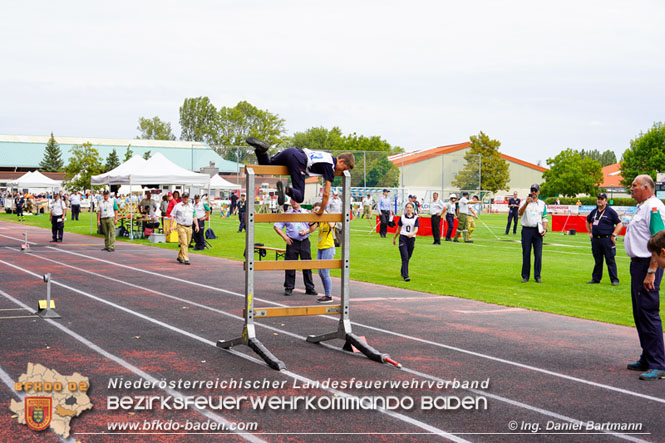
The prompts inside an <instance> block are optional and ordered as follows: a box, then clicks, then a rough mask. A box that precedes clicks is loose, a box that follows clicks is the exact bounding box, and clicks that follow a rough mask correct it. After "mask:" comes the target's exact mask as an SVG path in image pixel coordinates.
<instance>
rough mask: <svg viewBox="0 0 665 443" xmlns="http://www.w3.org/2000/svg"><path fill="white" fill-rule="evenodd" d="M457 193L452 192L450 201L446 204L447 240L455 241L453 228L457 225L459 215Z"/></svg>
mask: <svg viewBox="0 0 665 443" xmlns="http://www.w3.org/2000/svg"><path fill="white" fill-rule="evenodd" d="M456 200H457V195H455V194H450V197H448V201H447V202H446V204H445V205H444V209H445V210H444V214H445V216H446V225H447V226H446V241H453V239H452V235H453V228H454V227H455V217H457V204H456V203H455V201H456Z"/></svg>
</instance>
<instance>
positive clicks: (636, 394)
mask: <svg viewBox="0 0 665 443" xmlns="http://www.w3.org/2000/svg"><path fill="white" fill-rule="evenodd" d="M53 249H56V250H59V251H62V252H64V253H66V254H72V255H77V256H80V257H84V258H88V259H91V260H96V261H101V262H103V263H107V264H109V265H113V266H120V267H123V268H126V269H131V270H134V271H137V272H143V273H146V274H151V275H156V276H158V277H160V278H170V279H172V280H175V281H178V282H180V283H183V284H188V285H194V286H201V287H205V288H207V289H210V290H213V291H218V292H224V293H226V294H231V295H235V296H238V297H242V298H244V297H245V295H244V294H240V293H238V292H233V291H227V290H225V289H219V288H215V287H214V286H209V285H204V284H201V283H197V282H191V281H185V280H182V279H179V278H175V277H171V276H169V275H165V274H159V273H157V272H152V271H146V270H144V269H140V268H135V267H133V266H128V265H123V264H119V263H114V262H112V261H108V260H103V259H100V258H96V257H92V256H89V255H84V254H79V253H77V252H72V251H66V250H64V249H58V248H53ZM256 300H261V301H262V302H265V303H269V304H273V305H276V306H281V307H285V306H288V305H284V304H282V303H276V302H272V301H269V300H262V299H258V298H256ZM351 300H352V301H353V299H351ZM320 317H323V318H327V319H329V320H334V321H335V322H338V321H339V319H338V318H335V317H331V316H327V315H322V316H320ZM351 324H352V325H354V326H358V327H361V328H366V329H370V330H372V331H377V332H382V333H384V334H388V335H394V336H396V337H400V338H405V339H407V340H413V341H417V342H420V343H425V344H429V345H432V346H436V347H440V348H443V349H448V350H450V351H456V352H461V353H463V354H467V355H472V356H474V357H479V358H484V359H487V360H492V361H496V362H499V363H504V364H507V365H511V366H516V367H518V368H522V369H527V370H530V371H534V372H539V373H541V374H547V375H551V376H553V377H558V378H562V379H564V380H569V381H573V382H576V383H582V384H585V385H587V386H593V387H596V388H601V389H606V390H608V391H613V392H619V393H621V394H626V395H630V396H634V397H639V398H644V399H647V400H652V401H655V402H658V403H665V399H662V398H658V397H653V396H651V395H646V394H642V393H639V392H633V391H629V390H627V389H623V388H617V387H615V386H610V385H606V384H602V383H597V382H594V381H590V380H584V379H581V378H578V377H573V376H571V375H566V374H561V373H559V372H554V371H550V370H548V369H543V368H537V367H535V366H531V365H527V364H524V363H519V362H515V361H511V360H506V359H503V358H499V357H494V356H491V355H488V354H482V353H480V352H474V351H470V350H467V349H463V348H459V347H456V346H450V345H446V344H443V343H438V342H435V341H431V340H426V339H422V338H418V337H414V336H411V335H406V334H402V333H399V332H394V331H389V330H387V329H382V328H377V327H375V326H370V325H366V324H363V323H358V322H354V321H352V322H351Z"/></svg>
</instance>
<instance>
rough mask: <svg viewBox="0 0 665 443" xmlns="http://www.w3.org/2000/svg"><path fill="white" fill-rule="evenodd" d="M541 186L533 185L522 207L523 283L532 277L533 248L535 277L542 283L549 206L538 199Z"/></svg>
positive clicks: (520, 212) (520, 211)
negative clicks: (544, 239)
mask: <svg viewBox="0 0 665 443" xmlns="http://www.w3.org/2000/svg"><path fill="white" fill-rule="evenodd" d="M539 195H540V185H538V184H537V183H536V184H533V185H531V193H530V194H529V196H528V197H527V198H526V200H525V201H524V203H523V204H522V206H520V210H519V216H520V217H521V224H522V283H526V282H528V281H529V277H530V275H531V248H533V276H534V278H535V280H536V283H542V280H541V278H540V271H541V269H542V260H543V237H544V236H545V234H546V233H547V205H545V202H544V201H542V200H539V199H538V196H539Z"/></svg>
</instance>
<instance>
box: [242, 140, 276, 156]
mask: <svg viewBox="0 0 665 443" xmlns="http://www.w3.org/2000/svg"><path fill="white" fill-rule="evenodd" d="M245 141H246V142H247V144H248V145H250V146H251V147H252V148H254V149H255V150H256V153H257V154H265V153H266V152H268V149H270V145H269V144H268V143H266V142H264V141H263V140H259V139H258V138H254V137H247V138H246V139H245Z"/></svg>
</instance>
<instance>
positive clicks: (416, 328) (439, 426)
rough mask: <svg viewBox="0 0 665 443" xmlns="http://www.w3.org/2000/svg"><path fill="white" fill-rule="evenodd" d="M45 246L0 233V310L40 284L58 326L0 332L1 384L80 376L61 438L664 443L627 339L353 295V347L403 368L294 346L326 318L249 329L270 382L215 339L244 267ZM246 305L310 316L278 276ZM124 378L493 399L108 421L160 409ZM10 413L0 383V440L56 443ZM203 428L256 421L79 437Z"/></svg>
mask: <svg viewBox="0 0 665 443" xmlns="http://www.w3.org/2000/svg"><path fill="white" fill-rule="evenodd" d="M25 229H28V230H29V232H30V234H29V238H30V240H31V241H33V242H35V243H36V244H35V245H33V247H32V251H33V252H32V253H31V254H26V253H21V252H20V251H19V249H18V245H19V240H20V239H21V237H22V235H21V233H22V232H23V231H24V230H25ZM49 239H50V232H48V231H46V230H43V229H39V228H32V227H27V228H26V227H24V226H20V225H17V224H12V223H0V245H1V246H2V250H3V252H2V254H1V255H0V289H1V290H2V291H3V292H4V294H2V293H0V309H7V308H16V307H18V305H17V304H16V302H14V301H12V300H11V299H10V298H9V297H13V298H14V299H16V300H18V301H19V302H21V303H23V304H25V305H28V306H30V307H34V306H36V304H37V300H38V299H43V298H45V290H46V287H45V286H46V285H45V283H44V282H43V281H42V280H41V275H42V274H45V273H47V272H50V273H52V276H53V277H52V278H53V281H54V284H53V287H52V291H53V298H54V299H55V300H56V311H57V312H58V313H59V314H60V315H61V316H62V318H61V319H59V320H49V321H46V320H43V319H40V318H27V319H0V337H1V339H0V356H1V359H0V362H1V363H0V369H1V370H2V371H4V373H5V374H6V377H5V379H4V381H5V382H7V381H8V380H9V379H10V380H14V381H15V380H17V379H18V377H19V376H20V375H21V374H22V373H24V372H25V370H26V366H27V363H28V362H33V363H40V364H42V365H44V366H47V367H48V368H51V369H55V370H57V371H58V372H60V373H61V374H65V375H68V374H71V373H73V372H79V373H81V374H82V375H84V376H86V377H89V379H90V383H91V388H90V390H89V392H88V394H89V396H90V398H91V401H92V402H93V404H94V408H93V409H92V410H90V411H86V412H84V413H83V414H82V415H81V416H80V417H76V418H74V419H73V420H72V423H71V430H72V434H73V437H74V438H75V439H78V440H80V441H84V442H85V441H94V442H97V441H109V442H123V441H169V442H170V441H210V440H213V439H214V440H223V441H241V440H243V439H247V438H249V439H252V438H253V439H257V438H258V439H261V440H264V441H271V442H272V441H275V442H282V441H306V442H309V441H366V440H371V441H433V440H442V439H446V438H448V439H460V440H467V441H507V440H509V441H534V440H536V441H540V440H545V439H547V440H548V441H549V440H551V441H566V442H567V441H608V440H616V441H621V440H625V439H631V440H633V441H635V439H638V440H646V441H665V420H663V411H664V410H665V382H663V381H661V382H643V381H639V380H638V378H637V376H638V375H639V374H638V373H635V372H630V371H627V370H626V369H625V365H626V363H628V362H632V361H635V360H636V359H637V357H638V356H639V345H638V340H637V334H636V332H635V330H634V329H632V328H627V327H621V326H613V325H607V324H603V323H598V322H591V321H586V320H580V319H574V318H568V317H562V316H557V315H552V314H545V313H539V312H531V311H526V310H521V309H514V308H504V307H500V306H495V305H488V304H484V303H479V302H474V301H469V300H461V299H456V298H451V297H438V296H432V295H428V294H422V293H417V292H412V291H405V290H401V289H395V288H388V287H383V286H379V285H372V284H367V283H356V282H352V284H351V288H352V298H351V303H352V305H351V308H352V309H351V318H352V320H353V321H354V324H353V328H354V332H355V333H356V334H358V335H362V336H365V337H366V338H367V341H368V343H369V344H370V345H372V346H374V347H375V348H376V349H378V350H379V351H381V352H386V353H388V354H390V356H391V357H392V358H394V359H395V360H396V361H398V362H400V363H402V365H404V368H403V369H401V370H400V369H397V368H395V367H393V366H391V365H381V364H378V363H375V362H372V361H369V360H367V359H366V358H364V357H361V356H359V355H358V354H349V353H346V352H344V351H342V350H341V349H339V347H341V345H342V343H341V342H332V343H331V344H332V345H333V346H334V348H333V347H331V346H320V345H313V344H310V343H307V342H305V341H304V337H305V336H306V335H308V334H318V333H322V332H330V331H332V330H335V329H336V327H337V322H336V319H334V318H332V317H331V318H325V317H296V318H282V319H280V318H276V319H264V320H258V321H257V323H259V325H260V326H258V327H257V336H258V337H259V338H260V339H261V341H262V342H263V344H264V345H265V346H266V347H267V348H268V349H270V350H271V351H272V352H273V353H274V354H275V355H276V356H277V357H278V358H280V359H281V360H283V361H284V362H285V363H286V365H287V370H286V371H282V372H277V371H273V370H271V369H269V368H268V367H267V366H266V365H265V364H264V363H263V362H262V361H261V360H260V359H259V358H258V357H257V356H256V355H254V354H253V353H252V352H251V351H250V350H249V349H247V348H245V347H242V346H241V347H236V348H235V349H233V350H232V351H224V350H221V349H218V348H216V347H215V346H214V344H215V342H216V341H217V340H218V339H230V338H233V337H235V336H237V335H239V333H240V332H241V327H242V320H241V319H239V317H240V316H241V315H242V302H243V299H242V296H241V294H242V293H243V285H244V283H243V273H242V264H241V263H239V262H233V261H228V260H223V259H217V258H211V257H205V256H199V255H192V257H191V261H192V266H189V267H185V266H182V265H179V264H178V263H176V261H175V256H176V253H175V252H174V251H169V250H165V249H160V248H151V247H145V246H138V245H132V244H127V243H122V242H121V243H118V244H117V251H116V252H115V253H112V254H111V253H107V252H102V251H100V248H101V243H100V241H99V239H97V238H90V237H85V236H77V235H74V234H70V233H65V243H58V244H57V245H55V246H51V245H52V244H51V245H49V243H48V240H49ZM31 273H32V274H31ZM33 274H36V275H33ZM103 277H108V278H110V279H108V278H106V279H105V278H103ZM168 277H170V278H168ZM315 278H316V276H315ZM432 278H445V276H432ZM315 281H316V282H317V283H318V278H316V280H315ZM516 281H517V280H516ZM298 284H301V283H300V277H298ZM62 285H66V287H63V286H62ZM626 290H628V289H627V288H626ZM336 294H338V288H337V287H335V288H334V289H333V296H335V295H336ZM626 296H627V297H628V296H629V294H628V293H627V294H626ZM255 297H256V302H255V306H257V307H259V306H275V305H289V306H291V305H293V306H295V305H303V304H314V299H313V297H311V296H306V295H305V294H304V292H295V293H294V296H292V297H284V296H283V295H282V275H281V273H279V272H268V273H259V274H257V278H256V291H255ZM7 312H12V311H0V317H2V316H8V315H16V314H15V313H12V314H7ZM55 324H57V325H60V326H61V328H58V327H56V326H55ZM263 326H268V327H269V328H266V327H263ZM132 371H144V372H145V373H147V374H149V375H150V376H152V377H154V378H155V379H161V378H166V379H167V380H178V379H181V378H182V379H188V380H213V381H214V380H215V379H217V378H219V379H220V380H229V379H232V378H233V379H236V380H237V379H240V378H244V379H245V380H259V381H262V380H264V379H267V380H271V381H277V382H285V387H284V388H283V389H256V390H246V389H208V390H206V389H197V390H186V389H181V390H180V391H179V392H181V393H183V394H185V395H206V396H207V395H212V396H219V395H224V396H226V395H229V396H233V397H235V396H240V395H256V396H259V397H267V396H281V395H284V396H289V395H305V396H308V395H312V396H317V397H333V396H334V395H336V394H337V395H338V394H339V393H336V394H335V393H333V392H331V391H327V390H325V389H303V388H296V387H294V386H293V384H294V383H295V382H297V383H298V384H299V385H302V384H303V383H304V382H305V381H306V380H319V381H323V380H326V379H328V378H331V379H333V380H348V379H351V378H353V377H355V378H356V379H357V380H361V381H375V380H376V381H384V380H412V379H415V380H419V381H420V380H453V379H457V380H470V381H472V380H486V379H488V378H489V379H490V386H489V389H487V390H475V391H466V390H463V389H452V388H449V389H436V388H434V389H430V388H423V389H411V390H404V389H399V390H394V389H390V388H387V389H342V391H344V392H346V393H349V394H353V395H363V396H365V395H370V396H383V397H385V396H390V395H395V396H397V397H400V398H403V397H405V396H411V397H413V398H414V400H415V401H416V405H415V407H414V408H413V409H409V410H403V409H398V410H396V411H393V412H390V413H388V414H387V413H384V412H381V411H372V410H361V411H348V410H346V411H345V410H328V411H307V410H304V409H303V408H300V409H299V410H295V411H291V410H255V409H252V408H251V407H249V406H247V407H245V408H243V409H242V410H240V411H237V410H223V411H210V413H209V416H204V415H202V414H201V413H199V412H198V411H196V410H189V411H162V410H156V411H135V412H134V413H130V412H131V411H109V410H108V409H107V398H108V397H109V396H113V395H169V394H168V393H165V392H164V391H160V390H159V389H155V390H148V391H133V390H115V391H114V390H110V389H109V388H108V383H109V379H110V378H111V377H120V376H124V377H125V378H128V379H130V380H136V379H139V378H140V376H139V375H137V374H136V373H135V372H132ZM0 374H1V372H0ZM0 378H1V377H0ZM428 395H429V396H459V397H463V396H467V395H470V396H473V397H482V396H484V397H486V398H487V403H488V408H487V410H480V411H462V410H458V411H445V410H440V411H434V410H431V411H425V410H422V409H421V408H420V404H419V401H420V398H421V397H422V396H428ZM11 398H14V399H18V397H17V396H16V394H15V393H14V391H13V387H12V386H7V384H6V383H0V403H2V404H3V405H4V406H3V410H4V411H5V412H4V413H2V414H0V441H2V442H10V441H11V442H14V441H33V440H35V439H38V440H40V441H58V440H59V438H58V436H57V435H55V434H54V433H53V432H50V431H45V432H42V433H40V434H35V433H33V432H32V431H30V430H29V429H28V428H27V427H26V426H24V425H19V424H17V423H16V420H15V419H13V418H11V412H10V411H9V409H8V408H9V402H10V399H11ZM213 414H214V415H213ZM215 416H217V420H219V417H222V419H223V420H228V421H230V422H237V421H244V422H257V423H258V430H257V431H256V432H254V433H252V434H251V435H245V434H243V435H238V434H233V433H231V434H225V435H214V436H211V435H192V434H189V435H168V434H167V435H120V434H116V435H99V434H91V433H101V432H106V431H107V423H109V422H114V421H118V422H137V423H143V422H144V421H145V420H153V419H164V420H169V419H173V420H175V421H178V422H185V421H186V420H193V421H201V422H205V421H208V420H209V419H210V417H213V418H214V417H215ZM511 420H514V421H516V422H517V423H518V425H519V426H522V423H538V424H540V427H541V433H542V432H544V431H543V429H544V427H545V425H546V424H547V422H548V421H552V422H555V423H558V424H562V423H569V422H570V421H571V420H579V421H582V422H585V423H586V422H588V421H590V420H591V421H594V422H596V423H607V422H610V423H641V424H642V425H643V427H642V430H641V432H642V433H645V434H642V435H630V436H628V435H611V434H607V433H605V434H601V435H591V434H581V435H580V434H576V435H547V436H546V435H533V434H532V433H530V432H528V430H526V431H522V432H523V433H519V431H517V432H511V431H512V430H511V429H509V423H510V422H511ZM448 433H450V434H454V436H451V435H448ZM437 434H438V435H437Z"/></svg>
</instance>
